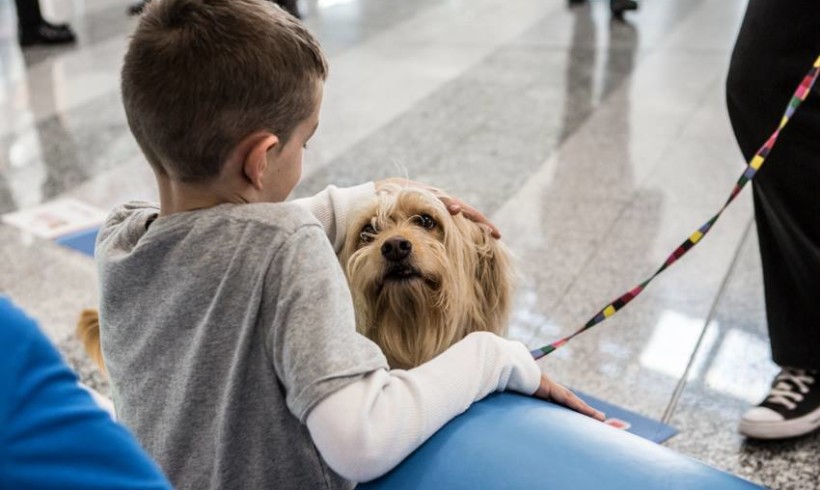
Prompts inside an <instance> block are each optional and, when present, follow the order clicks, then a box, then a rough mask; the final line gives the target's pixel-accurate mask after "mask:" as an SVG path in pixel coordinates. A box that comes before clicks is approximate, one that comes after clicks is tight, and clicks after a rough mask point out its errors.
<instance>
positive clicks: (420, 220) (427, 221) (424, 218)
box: [413, 214, 436, 230]
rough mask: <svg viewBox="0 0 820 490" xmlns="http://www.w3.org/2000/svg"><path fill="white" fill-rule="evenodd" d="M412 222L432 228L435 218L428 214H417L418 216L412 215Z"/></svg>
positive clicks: (434, 225) (434, 224)
mask: <svg viewBox="0 0 820 490" xmlns="http://www.w3.org/2000/svg"><path fill="white" fill-rule="evenodd" d="M413 222H414V223H416V224H417V225H419V226H421V227H422V228H425V229H428V230H432V229H433V228H435V227H436V220H434V219H433V218H431V217H430V215H429V214H419V215H418V216H414V217H413Z"/></svg>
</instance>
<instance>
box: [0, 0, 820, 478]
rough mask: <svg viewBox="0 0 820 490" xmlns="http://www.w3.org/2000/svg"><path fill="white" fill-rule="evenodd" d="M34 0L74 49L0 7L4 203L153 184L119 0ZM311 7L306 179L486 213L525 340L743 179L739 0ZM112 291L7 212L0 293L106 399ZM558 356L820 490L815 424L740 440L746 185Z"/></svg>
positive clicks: (652, 410) (551, 362) (751, 251)
mask: <svg viewBox="0 0 820 490" xmlns="http://www.w3.org/2000/svg"><path fill="white" fill-rule="evenodd" d="M41 3H42V4H43V8H44V11H45V12H46V14H47V15H50V16H52V18H54V19H58V20H60V19H63V20H68V21H70V22H71V23H72V25H74V26H75V27H76V29H77V31H78V34H79V43H78V45H77V46H74V47H70V48H31V49H27V50H26V51H24V52H21V51H20V49H19V48H18V47H17V44H16V42H15V28H16V26H15V22H14V15H13V14H14V12H13V2H11V1H10V0H0V85H2V90H0V108H1V109H2V117H0V214H4V213H8V212H12V211H15V210H20V209H27V208H30V207H32V206H34V205H37V204H40V203H43V202H48V201H51V200H54V199H56V198H61V197H72V198H76V199H79V200H80V201H83V202H85V203H88V204H90V205H93V206H97V207H100V208H103V209H108V208H110V207H111V206H113V205H114V204H116V203H119V202H121V201H123V200H126V199H132V198H137V199H140V198H142V199H146V198H147V199H152V198H153V195H154V194H153V181H152V178H151V175H150V174H149V172H148V171H147V167H146V165H145V163H144V162H143V159H142V156H141V155H140V153H139V151H138V149H137V147H136V145H135V143H134V142H133V140H132V139H131V136H130V135H129V133H128V130H127V127H126V123H125V120H124V115H123V111H122V109H121V107H120V104H119V101H118V72H119V67H120V63H121V59H122V56H123V53H124V50H125V47H126V43H127V39H128V35H129V32H130V31H131V30H132V29H133V28H134V23H135V21H134V20H133V19H129V18H127V17H126V16H125V8H126V6H127V2H126V1H112V0H72V1H58V0H41ZM302 7H303V11H304V12H305V14H306V22H307V24H308V25H309V26H310V27H311V28H312V29H313V30H314V32H316V33H317V35H318V36H319V38H320V40H321V41H322V43H323V45H324V46H325V49H326V51H327V53H328V55H329V58H330V64H331V75H330V79H329V80H328V82H327V87H326V90H325V104H324V108H323V112H322V118H321V119H322V123H321V130H320V131H319V132H318V134H317V137H316V138H315V141H314V142H313V143H312V145H311V147H310V150H309V151H308V153H307V156H306V162H305V172H304V178H303V182H302V184H301V185H300V187H299V188H298V189H297V194H298V195H306V194H308V193H312V192H315V191H317V190H319V189H321V188H322V187H323V186H324V185H326V184H327V183H336V184H341V185H344V184H353V183H359V182H362V181H365V180H369V179H377V178H380V177H385V176H390V175H404V176H409V177H411V178H415V179H418V180H423V181H427V182H430V183H433V184H436V185H438V186H441V187H444V188H446V189H448V190H450V191H452V192H453V193H455V194H456V195H458V196H460V197H462V198H464V199H465V200H467V201H468V202H471V203H472V204H475V205H476V206H478V207H479V208H480V209H482V210H484V211H485V212H486V213H488V214H489V215H490V216H491V217H492V218H493V220H494V221H495V223H496V224H497V225H498V226H499V227H500V228H501V230H502V232H503V234H504V239H505V241H506V242H507V244H508V245H509V246H510V248H511V249H512V250H513V251H514V252H515V253H516V255H517V256H518V259H519V266H520V269H521V275H522V278H521V284H520V287H519V291H518V297H517V306H516V312H515V317H514V321H513V325H512V329H511V330H512V333H511V335H512V336H513V337H515V338H517V339H519V340H522V341H524V342H526V343H527V344H528V345H529V346H531V347H536V346H540V345H542V344H544V343H546V342H549V341H552V340H555V339H557V338H559V337H561V336H563V335H566V334H568V333H570V332H571V331H573V330H574V329H576V328H577V327H578V326H579V325H580V324H582V323H583V322H585V321H586V320H587V318H588V317H589V316H591V315H592V314H593V313H595V312H596V311H597V309H599V308H600V307H602V306H603V305H604V304H606V302H608V301H609V300H611V299H612V298H614V297H616V296H617V295H619V294H620V293H622V292H623V291H625V290H627V289H628V288H631V287H632V286H634V285H635V284H637V283H639V282H640V281H641V280H643V279H644V278H646V277H647V276H649V275H650V274H651V273H652V272H653V271H654V269H655V268H656V267H657V266H658V265H659V264H660V263H661V262H662V261H663V260H664V258H665V257H666V255H667V254H668V253H669V252H671V251H672V250H673V249H674V248H675V247H676V246H677V245H678V244H679V243H680V242H681V241H682V240H683V239H684V238H685V237H686V236H688V234H689V233H690V232H691V231H692V230H694V229H695V228H697V227H698V226H700V225H701V224H702V223H703V222H704V221H706V220H707V219H708V218H709V217H710V216H711V215H712V214H713V213H714V212H715V211H716V210H717V209H718V208H719V207H720V205H722V203H723V201H724V200H725V198H726V196H727V194H728V192H729V190H730V189H731V187H732V185H733V184H734V181H735V179H736V178H737V176H738V175H739V173H740V171H741V170H742V165H743V162H742V159H741V156H740V153H739V151H738V150H737V147H736V144H735V142H734V139H733V136H732V133H731V129H730V126H729V121H728V118H727V115H726V110H725V104H724V100H723V85H724V81H725V77H726V70H727V66H728V58H729V54H730V50H731V47H732V43H733V40H734V36H735V34H736V32H737V29H738V27H739V24H740V20H741V18H742V15H743V10H744V7H745V2H744V1H743V0H644V1H643V2H642V5H641V10H640V11H639V12H637V13H636V14H634V15H628V22H627V23H618V22H611V21H610V18H609V13H608V10H607V3H606V2H603V1H601V0H597V1H596V0H593V1H591V2H589V3H588V4H585V5H581V6H576V7H573V8H569V7H568V6H567V4H566V1H565V0H538V1H535V0H438V1H434V0H413V1H406V0H308V1H304V0H303V3H302ZM96 288H97V283H96V276H95V271H94V265H93V262H92V260H91V259H89V258H87V257H85V256H82V255H80V254H78V253H75V252H73V251H70V250H68V249H64V248H62V247H59V246H57V245H55V244H53V243H51V242H48V241H45V240H43V239H39V238H36V237H33V236H31V235H29V234H26V233H23V232H20V231H18V230H17V229H16V228H13V227H11V226H8V225H3V224H0V291H2V292H5V293H8V294H10V295H11V296H12V297H13V298H14V300H16V301H17V302H18V303H20V304H21V305H23V306H24V307H25V308H26V309H27V310H29V311H30V312H31V313H32V314H33V315H34V316H35V317H36V318H37V319H39V320H40V322H41V323H42V325H43V327H44V328H45V329H46V331H47V332H48V333H49V334H50V335H51V337H52V338H53V339H54V340H55V342H57V343H58V345H59V346H60V347H61V349H62V350H63V352H64V353H65V354H66V356H67V357H68V358H69V360H70V361H71V362H72V363H73V365H74V366H75V367H76V368H77V369H78V371H80V372H81V374H82V376H83V378H84V379H85V380H86V381H87V382H89V383H90V384H92V385H94V386H97V387H100V388H101V389H102V390H105V382H104V380H103V379H102V378H101V377H100V375H99V374H98V373H96V371H94V369H93V367H92V366H91V364H90V362H89V361H88V360H87V359H85V357H84V356H83V354H82V353H81V349H80V348H79V346H78V344H77V342H76V340H75V339H74V338H73V336H72V328H73V323H74V320H75V318H76V315H77V312H78V311H79V310H80V309H81V308H83V307H89V306H94V304H95V303H96V297H97V290H96ZM542 367H543V369H544V370H545V371H546V372H549V373H552V374H553V375H554V376H555V377H556V378H558V379H559V380H561V381H563V382H565V383H566V384H568V385H570V386H572V387H575V388H578V389H580V390H583V391H585V392H587V393H590V394H592V395H595V396H597V397H599V398H604V399H606V400H608V401H610V402H612V403H616V404H619V405H621V406H624V407H626V408H628V409H632V410H635V411H637V412H640V413H642V414H644V415H647V416H650V417H653V418H656V419H658V420H663V421H665V422H669V423H671V424H673V425H674V426H675V427H677V428H678V429H679V430H680V431H681V432H680V434H679V435H677V436H675V437H674V438H673V439H671V440H670V441H669V442H667V445H668V446H670V447H672V448H674V449H676V450H678V451H681V452H683V453H685V454H688V455H691V456H693V457H695V458H698V459H700V460H703V461H705V462H707V463H710V464H712V465H715V466H717V467H720V468H723V469H725V470H728V471H731V472H733V473H736V474H738V475H741V476H743V477H745V478H748V479H750V480H753V481H755V482H759V483H762V484H764V485H766V486H769V487H771V488H775V489H812V488H820V477H818V473H820V434H814V435H809V436H806V437H803V438H799V439H795V440H789V441H783V442H776V443H758V442H752V441H746V440H744V439H743V438H742V437H740V436H739V435H738V434H737V433H736V424H737V421H738V419H739V417H740V415H741V413H742V412H743V410H744V409H745V408H746V407H747V406H748V405H749V404H751V403H755V402H757V401H759V399H760V398H761V397H762V396H763V395H764V393H765V392H766V391H767V388H768V383H769V381H770V379H771V377H772V376H773V375H774V374H775V373H776V370H777V368H776V367H775V366H774V365H773V364H772V363H771V361H770V360H769V347H768V338H767V334H766V327H765V311H764V309H763V292H762V285H761V277H760V263H759V259H758V255H757V245H756V236H755V229H754V225H753V222H752V207H751V199H750V195H749V194H748V191H746V192H745V193H744V195H742V196H741V197H740V198H739V199H738V201H736V203H735V204H734V205H733V206H732V207H731V208H730V209H729V210H728V211H727V213H726V214H725V215H724V217H723V218H722V219H721V221H720V222H719V223H718V225H717V226H716V227H715V229H714V230H713V232H712V233H711V234H710V235H709V237H708V238H707V239H705V240H704V242H702V244H701V245H700V246H699V247H698V248H697V249H696V250H694V251H693V252H692V253H691V254H690V255H689V256H687V258H685V259H684V260H682V261H681V262H680V263H679V264H677V265H676V266H675V267H674V268H672V269H670V270H669V271H668V272H667V273H666V274H664V275H663V276H662V277H661V278H659V279H657V280H656V281H655V282H654V283H653V284H652V285H651V286H650V288H649V289H648V291H647V292H646V293H644V295H643V296H641V297H640V298H639V299H638V300H636V301H635V302H634V303H633V304H632V305H630V306H629V307H628V308H627V309H625V310H624V311H622V312H621V313H620V314H618V315H617V316H615V317H614V318H612V319H611V320H609V321H608V322H607V323H605V324H603V325H601V326H599V327H597V328H596V329H595V330H593V331H591V332H589V333H586V334H584V335H583V336H581V337H579V338H578V339H577V340H575V341H574V342H573V343H572V344H570V345H569V346H567V347H565V348H563V349H562V350H560V351H558V352H556V353H555V354H554V355H552V356H550V357H549V358H547V359H545V360H544V361H542Z"/></svg>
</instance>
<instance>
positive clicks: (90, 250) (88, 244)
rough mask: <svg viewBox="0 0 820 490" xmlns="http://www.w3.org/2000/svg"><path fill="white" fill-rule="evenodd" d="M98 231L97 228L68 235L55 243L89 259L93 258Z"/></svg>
mask: <svg viewBox="0 0 820 490" xmlns="http://www.w3.org/2000/svg"><path fill="white" fill-rule="evenodd" d="M99 231H100V228H99V227H96V228H92V229H90V230H83V231H78V232H76V233H71V234H70V235H65V236H61V237H60V238H58V239H57V240H56V242H57V243H59V244H60V245H63V246H65V247H68V248H71V249H74V250H76V251H78V252H80V253H83V254H85V255H88V256H89V257H94V243H95V242H96V241H97V232H99Z"/></svg>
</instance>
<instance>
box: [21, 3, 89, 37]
mask: <svg viewBox="0 0 820 490" xmlns="http://www.w3.org/2000/svg"><path fill="white" fill-rule="evenodd" d="M14 3H15V7H16V8H17V33H18V38H19V40H20V45H21V46H31V45H32V44H64V43H71V42H74V41H75V38H74V33H73V32H72V31H71V29H70V28H69V27H68V26H67V25H66V24H52V23H50V22H47V21H46V20H45V19H43V14H42V12H41V11H40V1H39V0H14Z"/></svg>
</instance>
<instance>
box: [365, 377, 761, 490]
mask: <svg viewBox="0 0 820 490" xmlns="http://www.w3.org/2000/svg"><path fill="white" fill-rule="evenodd" d="M727 430H728V429H727ZM357 488H359V489H361V490H375V489H391V490H401V489H424V490H429V489H435V488H442V489H444V488H446V489H460V488H463V489H471V490H474V489H484V488H487V489H505V488H534V489H535V488H538V489H561V490H564V489H571V490H586V489H596V490H597V489H607V490H618V489H624V490H635V489H656V488H657V489H665V490H671V489H681V490H684V489H685V490H695V489H721V490H733V489H741V488H758V489H759V488H762V487H759V486H757V485H754V484H752V483H750V482H748V481H746V480H743V479H741V478H738V477H736V476H734V475H731V474H729V473H726V472H723V471H720V470H717V469H715V468H713V467H711V466H708V465H706V464H704V463H701V462H699V461H696V460H694V459H692V458H689V457H687V456H683V455H681V454H678V453H676V452H675V451H673V450H671V449H669V448H666V447H663V446H659V445H657V444H655V443H652V442H650V441H648V440H646V439H643V438H641V437H638V436H635V435H633V434H629V433H627V432H625V431H621V430H617V429H613V428H611V427H609V426H607V425H604V424H602V423H600V422H596V421H594V420H592V419H590V418H587V417H585V416H582V415H580V414H577V413H575V412H572V411H570V410H567V409H565V408H563V407H559V406H557V405H554V404H551V403H547V402H544V401H541V400H536V399H533V398H530V397H525V396H521V395H514V394H510V393H500V394H495V395H491V396H489V397H487V398H486V399H484V400H482V401H481V402H479V403H476V404H474V405H473V406H472V407H470V409H469V410H467V411H466V412H465V413H464V414H462V415H460V416H458V417H456V418H455V419H453V420H452V421H450V423H448V424H447V425H445V426H444V427H443V428H442V429H441V430H439V431H438V432H437V433H436V434H435V435H434V436H433V437H431V438H430V440H428V441H427V442H426V443H425V444H424V445H422V446H421V447H420V448H419V449H418V450H416V452H414V453H413V454H411V455H410V456H409V457H408V458H407V459H406V460H405V461H404V462H403V463H401V464H400V465H399V466H398V467H396V468H395V469H394V470H393V471H391V472H390V473H388V474H387V475H385V476H383V477H381V478H379V479H378V480H374V481H372V482H369V483H366V484H363V485H360V486H359V487H357Z"/></svg>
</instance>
